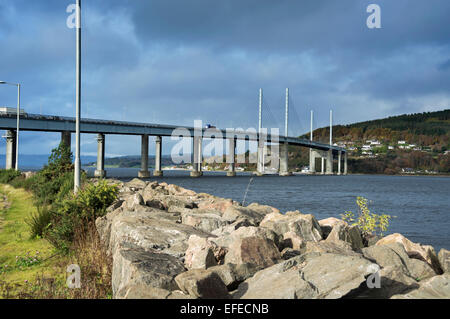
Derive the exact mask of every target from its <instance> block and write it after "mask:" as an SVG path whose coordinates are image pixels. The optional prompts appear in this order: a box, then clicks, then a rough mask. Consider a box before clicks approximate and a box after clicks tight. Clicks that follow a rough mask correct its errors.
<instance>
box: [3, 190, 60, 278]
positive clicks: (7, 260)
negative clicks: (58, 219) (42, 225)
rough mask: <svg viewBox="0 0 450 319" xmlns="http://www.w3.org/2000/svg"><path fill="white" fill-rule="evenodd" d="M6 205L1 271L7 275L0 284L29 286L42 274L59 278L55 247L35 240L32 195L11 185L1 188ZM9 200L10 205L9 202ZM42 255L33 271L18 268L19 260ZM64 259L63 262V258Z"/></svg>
mask: <svg viewBox="0 0 450 319" xmlns="http://www.w3.org/2000/svg"><path fill="white" fill-rule="evenodd" d="M0 194H1V195H2V196H1V197H2V198H1V200H2V204H1V206H0V208H1V210H0V216H1V221H0V223H1V226H0V267H1V269H2V270H4V269H5V266H6V269H8V268H9V270H7V271H3V272H2V273H0V281H4V282H8V283H10V284H11V285H13V286H17V285H21V284H22V283H25V280H30V278H32V277H35V276H36V275H37V274H38V273H41V274H45V275H52V276H55V275H56V274H55V269H54V267H55V266H56V262H57V261H58V256H54V255H55V253H54V250H53V246H51V245H50V244H49V243H48V242H47V241H45V240H43V239H38V238H35V239H31V238H30V237H31V234H30V230H29V227H28V225H27V224H26V219H27V218H29V217H30V215H31V214H32V213H36V207H35V206H34V205H33V201H32V195H31V194H30V193H29V192H27V191H25V190H23V189H15V188H13V187H12V186H9V185H0ZM5 200H6V201H7V202H5ZM36 252H39V254H38V255H39V256H40V257H39V259H40V260H41V262H40V263H39V264H36V265H33V266H30V267H22V269H19V267H18V266H17V265H16V256H18V257H21V256H27V254H29V255H31V256H34V255H35V254H36ZM59 259H60V258H59Z"/></svg>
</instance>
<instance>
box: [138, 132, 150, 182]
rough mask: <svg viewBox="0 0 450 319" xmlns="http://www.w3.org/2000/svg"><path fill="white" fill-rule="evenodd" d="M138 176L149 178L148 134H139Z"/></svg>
mask: <svg viewBox="0 0 450 319" xmlns="http://www.w3.org/2000/svg"><path fill="white" fill-rule="evenodd" d="M138 177H139V178H149V177H150V172H149V170H148V135H147V134H144V135H141V170H140V171H139V173H138Z"/></svg>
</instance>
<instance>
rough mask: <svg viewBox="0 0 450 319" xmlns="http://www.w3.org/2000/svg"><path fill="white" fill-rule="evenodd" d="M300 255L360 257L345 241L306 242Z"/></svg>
mask: <svg viewBox="0 0 450 319" xmlns="http://www.w3.org/2000/svg"><path fill="white" fill-rule="evenodd" d="M300 251H301V252H302V253H313V252H316V253H332V254H338V255H346V256H361V255H360V254H359V253H357V252H355V251H353V249H352V246H350V244H349V243H347V242H345V241H334V242H329V241H326V240H321V241H319V242H314V241H307V242H306V243H305V246H304V247H302V248H301V249H300Z"/></svg>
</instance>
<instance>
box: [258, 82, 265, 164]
mask: <svg viewBox="0 0 450 319" xmlns="http://www.w3.org/2000/svg"><path fill="white" fill-rule="evenodd" d="M262 102H263V90H262V89H259V119H258V152H257V154H258V158H259V159H258V161H257V166H259V167H258V168H257V171H258V172H260V173H262V172H263V170H264V149H261V144H262V139H261V132H262Z"/></svg>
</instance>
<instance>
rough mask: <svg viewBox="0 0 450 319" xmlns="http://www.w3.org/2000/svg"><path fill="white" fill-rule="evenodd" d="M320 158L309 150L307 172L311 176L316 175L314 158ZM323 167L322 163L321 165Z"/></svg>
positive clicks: (316, 153)
mask: <svg viewBox="0 0 450 319" xmlns="http://www.w3.org/2000/svg"><path fill="white" fill-rule="evenodd" d="M318 157H321V156H320V154H319V153H318V152H317V151H316V150H313V149H312V148H310V149H309V171H310V173H311V174H315V173H316V158H318ZM322 166H323V163H322Z"/></svg>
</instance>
